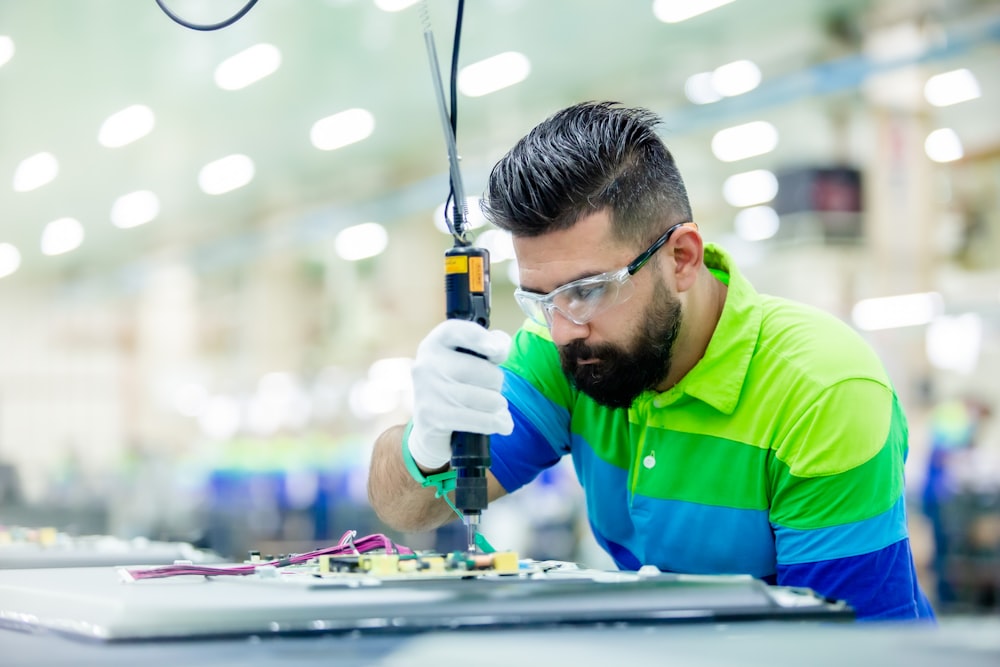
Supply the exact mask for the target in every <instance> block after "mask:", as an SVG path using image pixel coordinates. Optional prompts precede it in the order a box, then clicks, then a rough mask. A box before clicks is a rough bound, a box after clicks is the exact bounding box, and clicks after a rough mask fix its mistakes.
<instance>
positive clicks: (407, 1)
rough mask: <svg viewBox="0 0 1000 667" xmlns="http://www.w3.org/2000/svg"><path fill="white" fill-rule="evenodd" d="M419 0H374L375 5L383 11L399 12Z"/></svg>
mask: <svg viewBox="0 0 1000 667" xmlns="http://www.w3.org/2000/svg"><path fill="white" fill-rule="evenodd" d="M418 1H419V0H375V6H376V7H378V8H379V9H381V10H382V11H383V12H400V11H403V10H404V9H406V8H407V7H411V6H413V5H415V4H417V2H418Z"/></svg>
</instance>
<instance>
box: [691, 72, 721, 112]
mask: <svg viewBox="0 0 1000 667" xmlns="http://www.w3.org/2000/svg"><path fill="white" fill-rule="evenodd" d="M684 94H685V95H686V96H687V98H688V99H689V100H691V102H693V103H694V104H711V103H712V102H718V101H719V100H721V99H722V95H721V94H720V93H719V91H717V90H716V89H715V86H713V85H712V73H711V72H699V73H698V74H692V75H691V76H689V77H688V78H687V81H685V82H684Z"/></svg>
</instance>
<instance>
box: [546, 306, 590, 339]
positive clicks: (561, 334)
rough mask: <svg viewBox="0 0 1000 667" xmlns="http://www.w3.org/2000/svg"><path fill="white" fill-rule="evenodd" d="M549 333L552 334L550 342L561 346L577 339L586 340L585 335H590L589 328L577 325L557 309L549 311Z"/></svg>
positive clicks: (584, 325)
mask: <svg viewBox="0 0 1000 667" xmlns="http://www.w3.org/2000/svg"><path fill="white" fill-rule="evenodd" d="M549 332H550V333H551V334H552V342H553V343H555V344H556V345H558V346H563V345H567V344H569V343H571V342H573V341H574V340H577V339H579V338H586V337H587V334H589V333H590V326H589V325H587V324H577V323H576V322H574V321H573V320H571V319H569V318H568V317H566V316H565V315H563V314H562V313H561V312H559V310H558V309H557V308H553V309H552V310H551V311H549Z"/></svg>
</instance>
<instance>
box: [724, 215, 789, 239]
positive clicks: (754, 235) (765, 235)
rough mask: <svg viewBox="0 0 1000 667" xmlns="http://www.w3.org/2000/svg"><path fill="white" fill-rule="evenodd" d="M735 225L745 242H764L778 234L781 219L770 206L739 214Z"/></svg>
mask: <svg viewBox="0 0 1000 667" xmlns="http://www.w3.org/2000/svg"><path fill="white" fill-rule="evenodd" d="M733 225H734V226H735V227H736V234H737V235H738V236H739V237H740V238H741V239H743V240H744V241H763V240H765V239H769V238H771V237H772V236H774V235H775V234H777V233H778V229H779V228H780V227H781V219H780V218H779V217H778V213H777V212H776V211H775V210H774V209H773V208H771V207H770V206H754V207H752V208H746V209H743V210H742V211H740V212H739V213H737V214H736V219H735V220H734V221H733Z"/></svg>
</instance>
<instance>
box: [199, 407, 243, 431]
mask: <svg viewBox="0 0 1000 667" xmlns="http://www.w3.org/2000/svg"><path fill="white" fill-rule="evenodd" d="M242 421H243V406H242V405H241V404H240V402H239V401H238V400H237V399H235V398H233V397H232V396H212V397H211V398H209V399H208V401H207V402H206V403H205V405H204V407H203V409H202V411H201V412H200V413H199V414H198V426H200V427H201V431H202V433H204V434H205V435H207V436H208V437H210V438H214V439H216V440H228V439H229V438H231V437H233V436H234V435H236V434H237V433H238V432H239V430H240V424H241V422H242Z"/></svg>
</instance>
